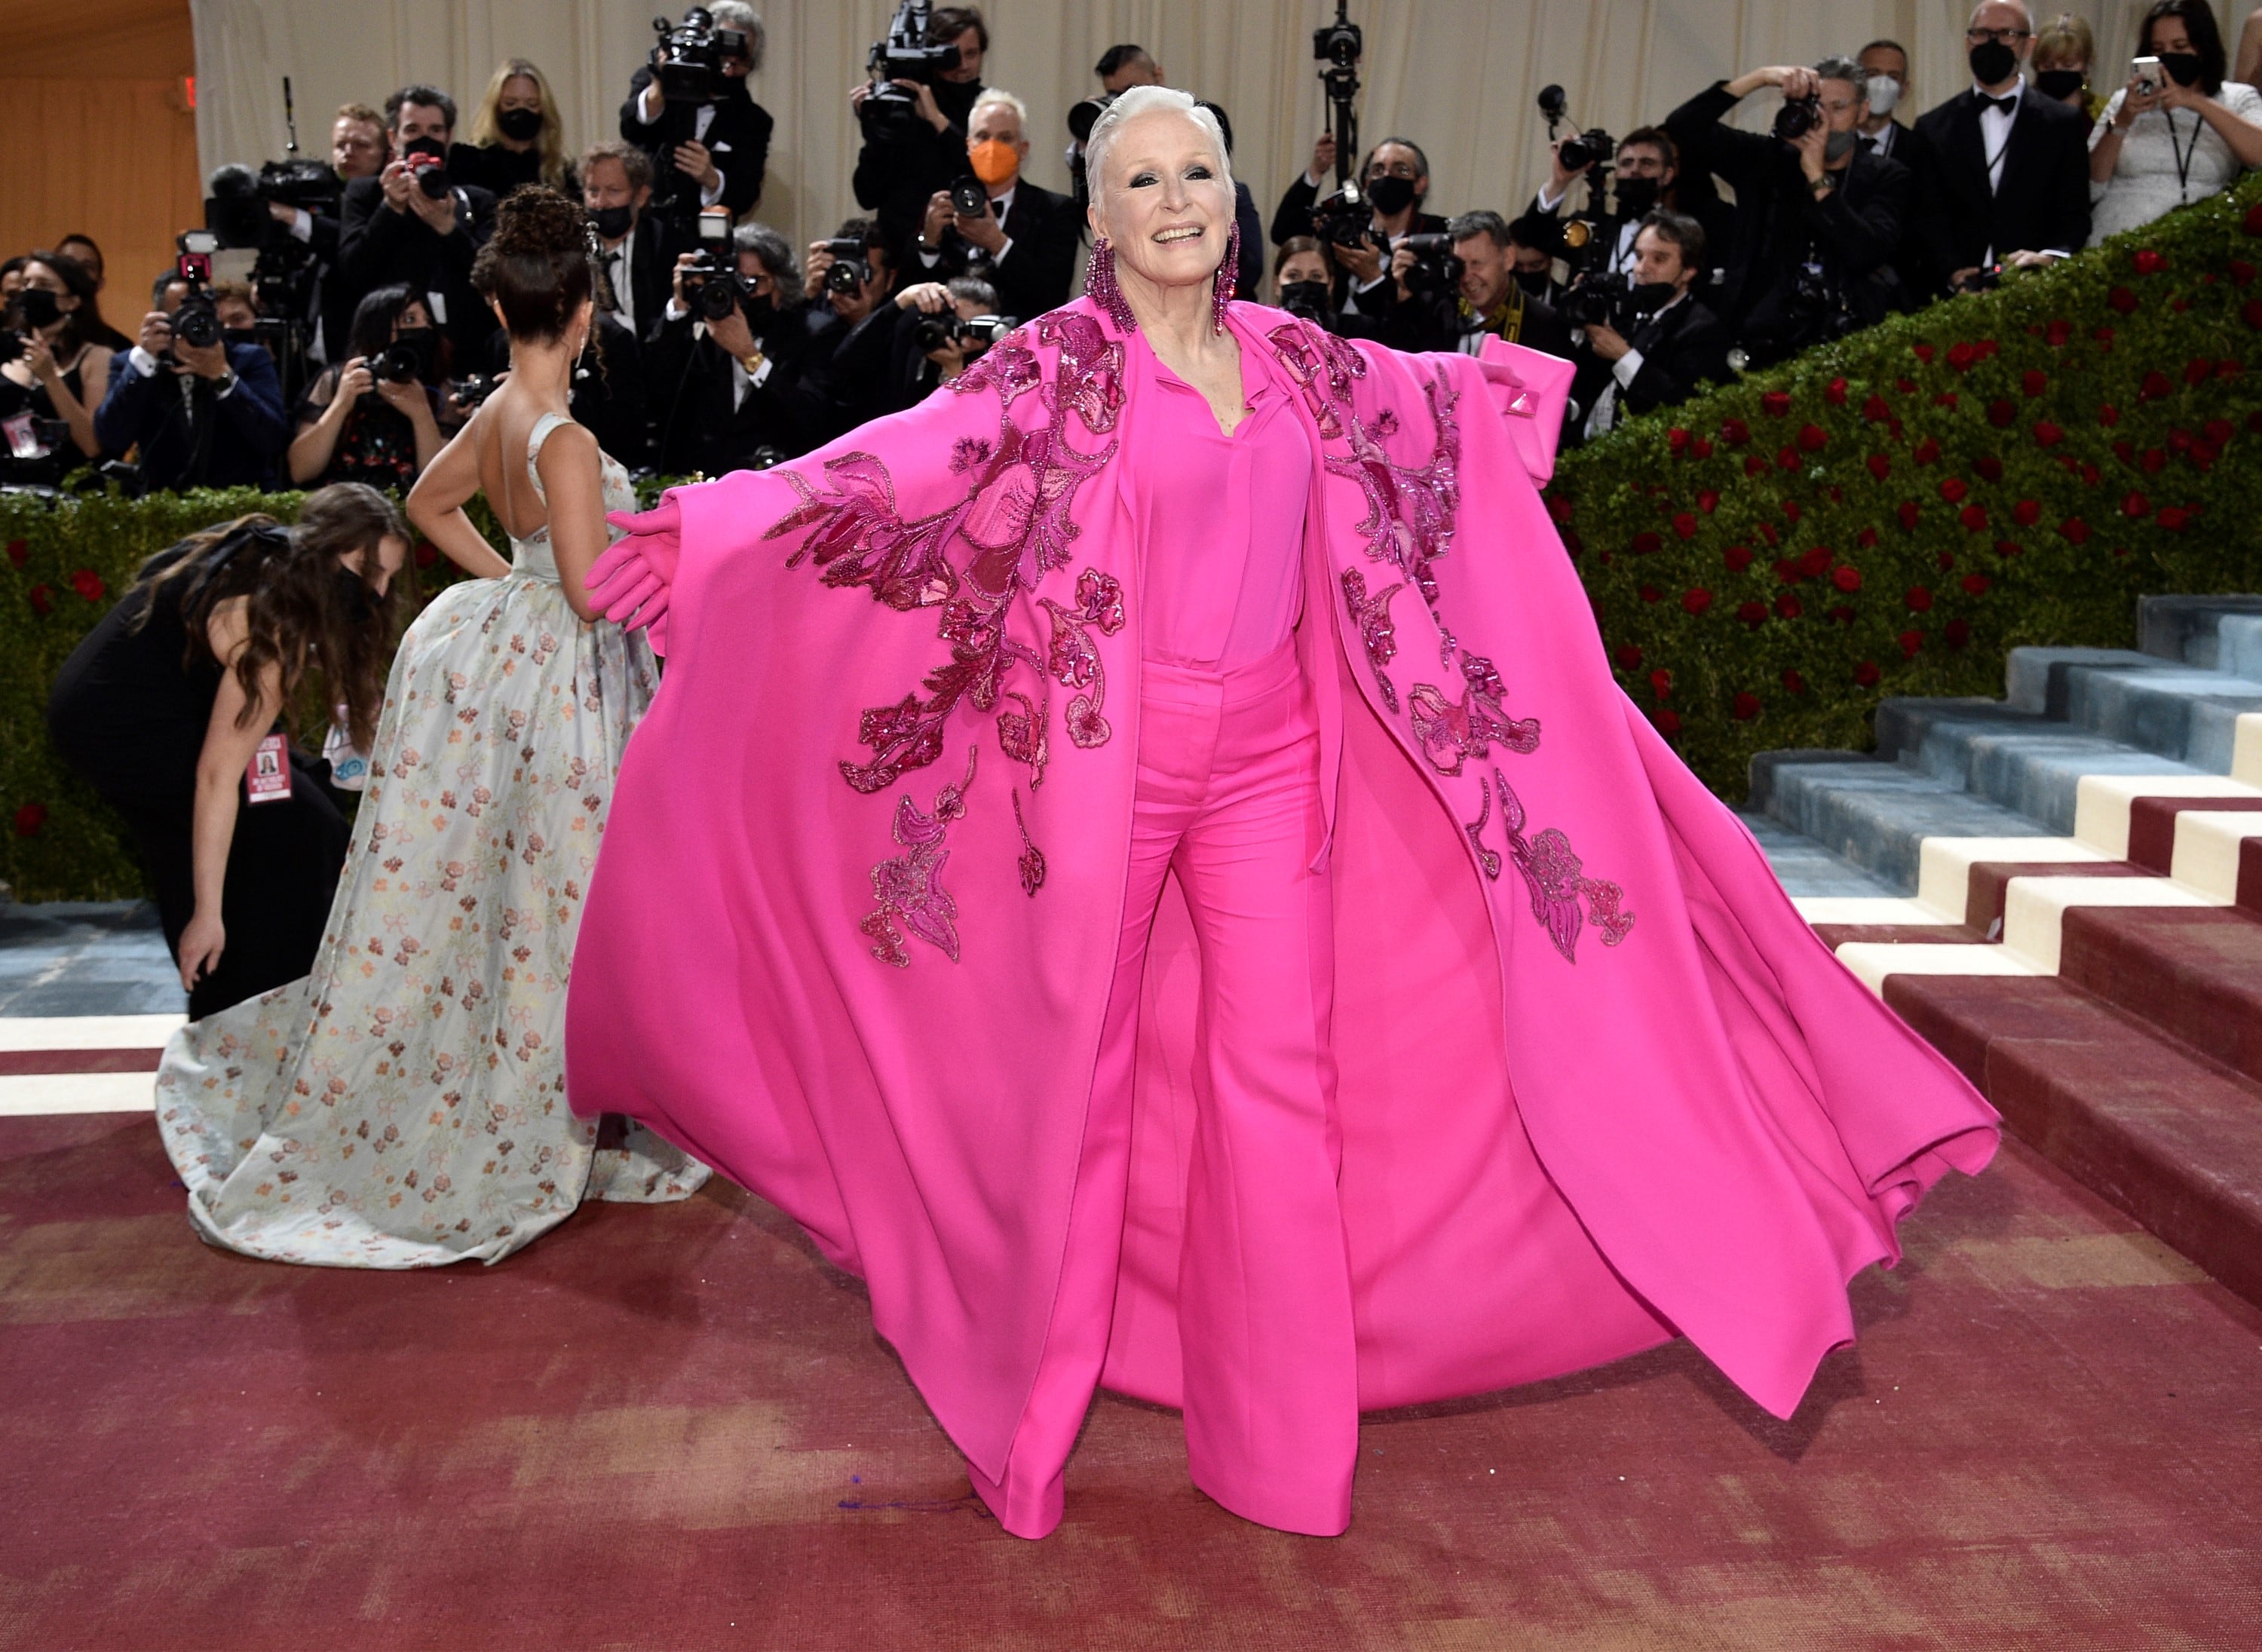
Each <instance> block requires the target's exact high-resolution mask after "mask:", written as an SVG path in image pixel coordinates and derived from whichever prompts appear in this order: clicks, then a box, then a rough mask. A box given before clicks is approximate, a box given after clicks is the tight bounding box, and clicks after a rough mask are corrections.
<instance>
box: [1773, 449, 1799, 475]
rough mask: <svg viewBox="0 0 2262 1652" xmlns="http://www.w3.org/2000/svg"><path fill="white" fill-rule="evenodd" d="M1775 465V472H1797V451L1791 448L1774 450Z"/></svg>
mask: <svg viewBox="0 0 2262 1652" xmlns="http://www.w3.org/2000/svg"><path fill="white" fill-rule="evenodd" d="M1775 464H1776V469H1777V470H1782V471H1795V470H1797V468H1798V450H1797V448H1792V447H1786V448H1778V449H1777V450H1776V456H1775Z"/></svg>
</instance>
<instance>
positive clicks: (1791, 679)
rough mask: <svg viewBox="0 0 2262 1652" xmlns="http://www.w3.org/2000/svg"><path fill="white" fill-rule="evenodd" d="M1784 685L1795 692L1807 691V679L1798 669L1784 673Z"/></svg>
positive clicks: (1802, 692)
mask: <svg viewBox="0 0 2262 1652" xmlns="http://www.w3.org/2000/svg"><path fill="white" fill-rule="evenodd" d="M1783 687H1784V688H1785V689H1789V690H1790V692H1791V693H1793V694H1804V693H1805V692H1806V679H1805V677H1802V676H1800V675H1798V673H1797V672H1796V671H1786V672H1784V673H1783Z"/></svg>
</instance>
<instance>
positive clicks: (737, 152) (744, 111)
mask: <svg viewBox="0 0 2262 1652" xmlns="http://www.w3.org/2000/svg"><path fill="white" fill-rule="evenodd" d="M651 84H652V70H651V69H649V68H645V69H638V70H637V72H636V73H635V75H634V76H631V77H630V80H629V96H628V101H627V102H626V103H623V105H621V138H622V141H623V142H627V143H633V144H635V145H636V146H637V147H638V148H640V149H643V150H644V151H645V153H647V154H648V155H651V156H652V199H653V202H654V204H655V205H657V204H659V202H660V201H662V200H664V199H666V198H667V195H668V186H667V184H666V180H668V179H674V180H675V181H676V182H677V183H680V184H681V185H682V186H683V188H682V195H683V198H684V199H685V200H686V201H688V203H689V206H688V210H686V211H684V212H683V213H681V214H680V216H682V217H686V218H692V217H696V216H697V215H698V209H699V186H698V185H697V184H695V183H693V182H692V181H691V180H690V179H689V178H688V177H684V175H683V174H682V173H681V172H679V171H677V170H675V149H674V146H675V144H676V143H680V142H681V141H684V139H685V138H688V136H689V135H690V133H691V132H692V130H693V129H694V128H693V125H692V123H694V122H695V121H696V119H697V118H698V117H697V115H696V113H695V112H692V111H690V110H686V109H670V108H668V107H667V106H666V105H662V106H661V109H660V112H659V119H658V120H656V121H654V122H653V123H652V125H650V126H646V125H645V124H644V122H643V120H642V119H639V118H638V112H637V105H638V100H639V99H641V98H642V97H644V89H645V87H647V86H649V85H651ZM730 85H731V90H727V91H725V92H724V94H723V96H722V97H721V98H720V100H718V101H717V103H716V105H715V113H714V117H713V119H710V121H709V122H708V124H707V134H706V136H704V137H702V138H701V139H700V140H699V141H700V142H701V143H703V144H705V145H706V146H707V152H708V154H709V155H711V156H713V158H714V162H715V170H717V171H718V172H720V173H721V174H722V175H723V195H722V198H721V200H720V202H719V203H718V204H719V205H721V206H726V207H728V208H729V209H730V212H731V217H732V218H734V219H735V218H738V217H741V216H743V215H744V214H746V213H750V212H752V211H753V209H754V206H755V204H756V203H757V202H759V201H760V199H761V198H762V173H763V171H764V170H766V169H767V167H768V165H769V160H770V132H771V130H772V128H773V127H774V126H776V124H777V123H776V122H775V121H774V120H773V119H770V112H769V111H768V110H767V109H765V108H763V107H762V106H761V105H760V104H758V103H756V102H755V101H754V98H753V93H751V92H749V91H748V90H746V82H745V81H743V80H738V81H732V82H731V83H730ZM679 121H681V122H682V123H683V125H682V126H681V128H680V129H681V132H682V133H683V137H680V138H674V139H671V138H670V137H669V136H668V133H670V131H671V130H674V129H677V123H678V122H679Z"/></svg>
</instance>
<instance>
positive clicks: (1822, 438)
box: [1798, 380, 1843, 453]
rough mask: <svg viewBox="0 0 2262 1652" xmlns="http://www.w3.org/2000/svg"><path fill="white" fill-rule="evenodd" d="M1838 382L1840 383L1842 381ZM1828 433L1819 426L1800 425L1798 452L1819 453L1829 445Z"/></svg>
mask: <svg viewBox="0 0 2262 1652" xmlns="http://www.w3.org/2000/svg"><path fill="white" fill-rule="evenodd" d="M1840 382H1841V383H1842V382H1843V380H1841V381H1840ZM1829 442H1830V436H1829V433H1828V432H1826V430H1824V429H1823V428H1822V427H1821V426H1820V425H1819V424H1802V425H1800V426H1799V427H1798V445H1799V448H1800V451H1804V452H1807V453H1819V452H1820V451H1822V450H1823V449H1824V448H1825V447H1826V446H1827V445H1828V444H1829Z"/></svg>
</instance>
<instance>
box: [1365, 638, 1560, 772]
mask: <svg viewBox="0 0 2262 1652" xmlns="http://www.w3.org/2000/svg"><path fill="white" fill-rule="evenodd" d="M1461 675H1462V677H1463V679H1464V680H1465V682H1466V688H1464V689H1463V690H1462V693H1461V697H1460V700H1459V703H1454V702H1453V701H1451V700H1448V699H1447V698H1446V697H1445V696H1444V690H1442V689H1439V688H1437V686H1436V685H1435V684H1434V683H1428V682H1417V683H1416V684H1415V685H1414V689H1413V692H1412V693H1411V694H1410V695H1408V696H1407V697H1408V701H1409V702H1410V705H1409V708H1408V717H1409V718H1410V720H1411V721H1412V723H1413V725H1414V742H1415V744H1416V745H1417V746H1419V747H1421V748H1422V754H1423V756H1424V757H1426V758H1428V759H1429V760H1430V767H1431V768H1435V769H1436V770H1437V772H1438V773H1439V774H1441V775H1458V774H1459V773H1460V772H1461V765H1462V764H1463V763H1464V762H1466V761H1467V760H1468V759H1470V758H1472V757H1484V756H1487V755H1488V754H1490V753H1491V750H1492V747H1493V745H1494V743H1495V742H1498V743H1499V744H1500V745H1502V746H1505V747H1508V749H1509V750H1510V751H1512V752H1515V753H1516V754H1518V755H1519V756H1529V755H1530V754H1532V753H1533V752H1536V751H1538V749H1539V720H1538V718H1514V717H1510V716H1509V714H1508V711H1507V708H1506V707H1505V706H1504V705H1502V700H1503V699H1505V698H1506V696H1507V694H1508V689H1507V685H1505V684H1504V683H1502V682H1501V680H1500V673H1499V672H1497V671H1495V670H1494V669H1493V664H1492V661H1491V660H1488V659H1486V658H1485V657H1484V656H1483V655H1482V654H1463V655H1462V656H1461ZM1397 709H1398V708H1397V707H1396V706H1395V705H1393V706H1392V707H1391V710H1392V711H1396V710H1397Z"/></svg>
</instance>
